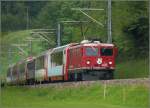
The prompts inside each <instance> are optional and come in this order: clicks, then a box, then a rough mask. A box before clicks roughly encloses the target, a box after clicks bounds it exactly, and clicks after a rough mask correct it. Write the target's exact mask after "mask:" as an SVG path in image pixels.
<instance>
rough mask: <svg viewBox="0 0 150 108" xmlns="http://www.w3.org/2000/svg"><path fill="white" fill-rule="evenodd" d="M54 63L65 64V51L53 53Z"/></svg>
mask: <svg viewBox="0 0 150 108" xmlns="http://www.w3.org/2000/svg"><path fill="white" fill-rule="evenodd" d="M51 58H52V63H55V64H56V66H58V65H62V64H63V52H62V51H61V52H56V53H53V54H52V55H51Z"/></svg>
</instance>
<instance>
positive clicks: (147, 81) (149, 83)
mask: <svg viewBox="0 0 150 108" xmlns="http://www.w3.org/2000/svg"><path fill="white" fill-rule="evenodd" d="M93 84H100V85H104V84H105V85H125V86H128V85H143V86H146V87H148V88H150V78H135V79H113V80H97V81H73V82H57V83H47V84H34V85H25V86H26V87H31V88H42V87H54V88H68V87H71V88H72V87H80V86H90V85H93Z"/></svg>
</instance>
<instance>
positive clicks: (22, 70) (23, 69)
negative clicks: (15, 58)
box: [19, 63, 25, 73]
mask: <svg viewBox="0 0 150 108" xmlns="http://www.w3.org/2000/svg"><path fill="white" fill-rule="evenodd" d="M24 65H25V64H24V63H22V64H20V65H19V67H20V70H19V71H20V73H24V71H25V67H24Z"/></svg>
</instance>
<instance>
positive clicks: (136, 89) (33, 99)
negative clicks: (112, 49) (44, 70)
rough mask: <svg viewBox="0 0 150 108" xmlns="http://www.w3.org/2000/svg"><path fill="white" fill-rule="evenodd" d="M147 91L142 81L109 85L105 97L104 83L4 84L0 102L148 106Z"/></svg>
mask: <svg viewBox="0 0 150 108" xmlns="http://www.w3.org/2000/svg"><path fill="white" fill-rule="evenodd" d="M123 91H125V92H123ZM148 92H149V89H148V88H147V87H145V86H143V85H134V86H124V85H122V86H119V85H118V86H117V85H116V86H110V85H109V86H107V89H106V99H104V98H103V86H102V85H98V84H95V85H92V86H86V87H85V86H84V87H83V86H81V87H76V88H75V87H74V88H57V89H56V88H52V87H48V88H25V87H5V88H3V89H2V95H1V99H2V102H1V103H2V107H3V108H41V107H43V108H148ZM124 93H125V94H124ZM124 96H125V98H123V97H124Z"/></svg>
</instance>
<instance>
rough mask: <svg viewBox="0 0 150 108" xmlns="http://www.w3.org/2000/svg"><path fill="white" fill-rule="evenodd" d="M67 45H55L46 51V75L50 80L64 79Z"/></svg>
mask: <svg viewBox="0 0 150 108" xmlns="http://www.w3.org/2000/svg"><path fill="white" fill-rule="evenodd" d="M67 47H68V45H65V46H61V47H57V48H54V49H52V50H51V51H50V52H49V53H48V77H49V79H50V81H60V80H64V75H65V74H66V73H65V67H66V48H67Z"/></svg>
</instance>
